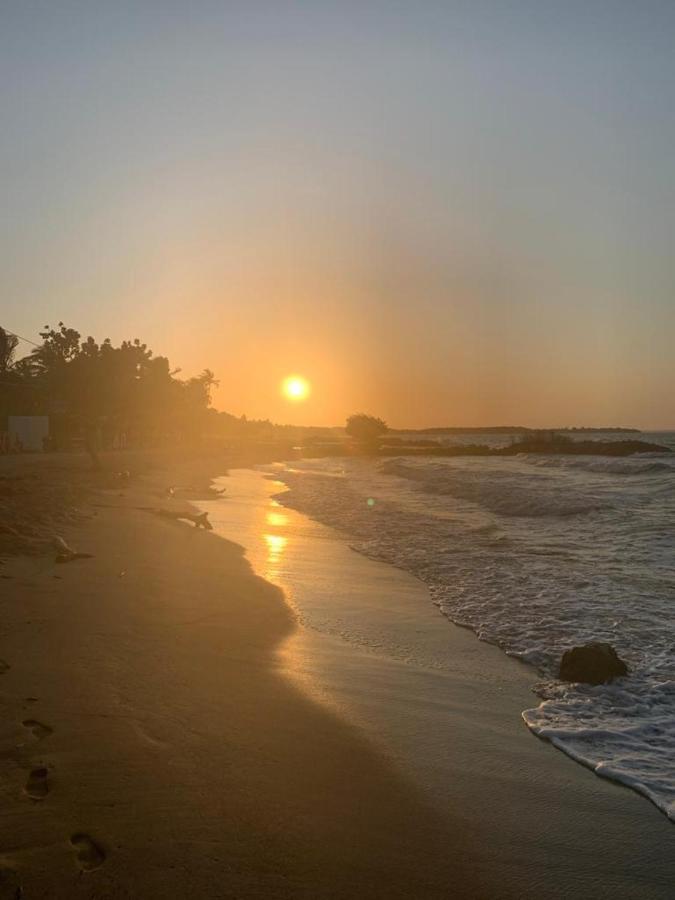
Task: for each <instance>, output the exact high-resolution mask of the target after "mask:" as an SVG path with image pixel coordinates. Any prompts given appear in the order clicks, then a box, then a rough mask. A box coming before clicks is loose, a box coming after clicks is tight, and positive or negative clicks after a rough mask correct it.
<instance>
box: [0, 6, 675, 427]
mask: <svg viewBox="0 0 675 900" xmlns="http://www.w3.org/2000/svg"><path fill="white" fill-rule="evenodd" d="M0 85H1V86H2V87H1V89H0V117H1V118H0V167H1V172H2V184H3V195H2V217H1V220H0V229H1V232H0V297H1V300H0V304H1V305H0V324H2V325H4V326H5V327H6V328H8V329H10V330H14V331H17V332H19V333H21V334H23V335H26V336H27V337H33V338H34V337H35V336H36V334H37V332H38V330H39V329H40V328H41V326H42V325H44V324H45V323H47V322H49V323H51V324H54V323H55V322H56V321H57V320H59V319H63V320H64V321H65V322H66V323H67V324H72V325H73V326H75V327H77V328H78V329H79V330H80V331H82V332H83V334H85V335H86V334H90V333H91V334H94V335H95V336H96V337H99V338H103V337H106V336H110V337H111V338H112V339H113V340H115V341H117V340H120V339H122V338H124V337H135V336H138V337H141V338H142V339H143V340H145V341H147V342H148V343H149V344H150V346H151V347H153V349H155V351H156V352H158V353H162V354H164V355H168V356H169V358H170V360H171V362H172V364H173V365H175V366H181V367H182V369H183V372H184V373H185V374H186V375H188V374H195V373H196V372H197V371H199V370H200V369H202V368H204V367H205V366H208V367H210V368H212V369H214V370H215V372H216V374H217V375H218V376H219V378H220V379H221V389H220V391H219V393H218V395H217V398H216V402H217V405H218V406H219V408H221V409H227V410H228V411H231V412H234V413H236V414H240V413H242V412H246V413H247V414H248V415H249V416H256V417H257V416H262V417H267V416H269V417H271V418H272V419H274V420H276V421H292V422H300V423H308V424H309V423H312V424H335V423H339V422H340V421H341V420H342V419H344V417H345V416H346V415H347V414H349V413H351V412H356V411H366V412H372V413H376V414H378V415H381V416H383V417H384V418H386V419H387V420H388V421H389V422H390V424H392V425H397V426H422V425H431V424H471V425H476V424H478V425H480V424H488V423H523V424H531V425H547V424H551V425H554V424H565V423H569V424H606V423H610V424H635V425H638V426H644V427H664V426H671V427H675V390H674V388H675V349H674V346H673V344H674V341H673V339H674V337H675V245H674V241H675V238H674V236H675V3H673V2H672V0H666V2H658V0H641V2H634V0H631V2H622V0H613V2H593V0H583V2H574V0H564V2H561V0H554V2H547V0H522V2H515V0H514V2H509V0H493V2H481V0H466V2H451V0H442V2H432V0H426V2H424V0H422V2H416V3H413V2H410V0H406V2H396V0H388V2H354V3H350V2H346V0H339V2H334V3H332V2H321V0H313V2H295V3H287V2H283V0H273V2H270V3H262V2H255V0H249V2H245V3H244V2H242V3H235V2H226V0H220V2H208V0H191V2H189V3H188V2H186V0H180V2H169V0H165V2H160V0H146V2H142V0H136V2H129V3H125V2H122V0H115V2H111V0H106V2H96V0H86V2H80V3H75V2H59V0H46V2H31V0H0ZM296 372H297V373H299V374H302V375H304V376H305V377H306V378H308V379H309V380H310V381H311V382H312V385H313V394H312V397H311V399H310V400H308V401H307V402H306V403H304V404H302V405H297V406H291V405H289V404H288V402H287V401H285V400H283V399H282V398H281V397H280V395H279V391H278V385H279V382H280V381H281V379H282V378H283V377H284V376H285V375H288V374H290V373H296Z"/></svg>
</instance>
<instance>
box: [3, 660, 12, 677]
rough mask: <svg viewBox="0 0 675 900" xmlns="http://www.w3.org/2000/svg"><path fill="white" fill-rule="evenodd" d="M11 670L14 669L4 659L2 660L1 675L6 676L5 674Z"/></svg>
mask: <svg viewBox="0 0 675 900" xmlns="http://www.w3.org/2000/svg"><path fill="white" fill-rule="evenodd" d="M11 668H12V667H11V666H10V664H9V663H8V662H5V661H4V659H0V675H4V674H5V672H7V670H8V669H11Z"/></svg>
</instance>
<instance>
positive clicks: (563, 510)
mask: <svg viewBox="0 0 675 900" xmlns="http://www.w3.org/2000/svg"><path fill="white" fill-rule="evenodd" d="M380 472H382V474H384V475H393V476H396V477H397V478H405V479H407V480H409V481H414V482H416V483H417V484H418V486H419V489H420V490H423V491H426V492H427V493H429V494H437V495H443V494H447V495H450V496H452V497H456V498H457V499H459V500H467V501H469V502H471V503H476V504H478V505H480V506H483V507H485V508H486V509H489V510H491V511H492V512H495V513H499V514H500V515H503V516H520V517H523V516H524V517H528V516H529V517H536V516H578V515H583V514H585V513H591V512H595V511H597V510H600V509H604V508H606V506H607V505H608V504H607V503H606V502H605V503H603V502H600V501H598V500H597V499H590V500H589V499H588V498H585V497H584V496H582V495H580V494H578V493H571V492H570V491H569V490H561V489H558V488H556V487H551V486H549V485H547V484H544V483H535V482H534V481H533V479H534V478H536V475H522V474H518V473H513V472H511V471H498V470H493V471H487V472H486V471H479V472H473V471H470V470H467V469H465V468H454V467H452V466H450V465H447V464H443V463H440V464H427V465H424V466H415V465H411V464H407V463H405V462H404V461H403V460H402V459H398V458H397V459H393V460H388V461H387V462H385V463H383V464H382V465H381V466H380ZM542 481H543V480H542Z"/></svg>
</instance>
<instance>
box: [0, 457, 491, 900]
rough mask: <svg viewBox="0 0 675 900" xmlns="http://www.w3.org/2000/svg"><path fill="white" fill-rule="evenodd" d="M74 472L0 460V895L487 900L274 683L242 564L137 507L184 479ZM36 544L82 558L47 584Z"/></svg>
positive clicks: (334, 736)
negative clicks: (24, 538)
mask: <svg viewBox="0 0 675 900" xmlns="http://www.w3.org/2000/svg"><path fill="white" fill-rule="evenodd" d="M126 459H128V457H127V458H126ZM83 467H86V461H85V460H81V459H79V458H78V459H67V458H65V457H64V458H37V457H36V458H34V459H25V458H24V459H20V458H18V459H17V458H13V459H12V458H3V459H1V460H0V474H1V475H2V476H4V477H5V478H6V479H8V478H13V479H14V480H13V481H12V482H11V483H12V484H14V485H17V484H19V482H18V481H16V479H17V478H20V479H22V481H21V484H22V485H23V487H22V489H21V491H17V490H15V491H14V493H13V497H12V502H6V505H5V513H4V515H5V524H6V525H10V526H12V527H13V522H12V516H14V518H15V522H18V524H19V525H20V526H21V527H23V528H25V523H26V522H27V521H31V514H32V512H37V511H39V513H40V526H39V528H37V529H36V532H37V533H36V534H34V535H32V538H33V539H34V542H35V543H34V544H32V547H31V549H33V551H34V555H33V556H31V557H27V556H21V557H17V558H14V559H9V560H6V561H5V563H4V564H3V565H2V566H1V567H0V572H1V573H2V576H3V578H2V581H0V590H1V591H2V596H1V603H0V657H1V658H2V660H3V661H4V662H3V664H2V665H1V666H0V668H2V669H3V670H4V671H3V674H2V675H1V676H0V691H1V694H0V702H1V704H2V718H1V726H0V729H1V730H0V790H1V791H2V797H1V806H0V809H1V810H2V812H1V813H0V898H4V897H18V896H23V897H25V898H29V900H30V898H38V897H49V898H64V900H65V898H80V897H92V898H93V897H96V898H113V897H131V898H142V900H146V898H155V897H157V898H160V897H161V898H183V897H185V898H187V897H199V898H229V897H232V898H234V897H240V898H246V897H268V898H276V897H279V898H284V897H308V898H309V897H312V898H323V897H335V898H346V897H353V898H358V897H378V898H396V897H413V898H424V897H429V898H432V897H464V896H466V897H475V898H480V897H498V896H506V894H505V893H503V892H501V891H500V889H499V888H498V886H497V885H496V884H495V883H494V882H493V883H490V882H488V881H487V880H486V878H487V876H486V874H485V869H484V867H483V866H482V856H483V854H482V852H481V848H480V847H476V846H474V845H469V843H468V841H467V839H466V835H465V834H464V831H463V828H462V817H461V815H460V814H459V811H458V813H457V816H456V817H454V815H451V816H447V817H444V816H441V815H440V814H439V813H438V812H437V811H435V810H434V809H433V808H432V807H430V806H429V804H428V803H427V802H426V800H425V799H424V797H423V795H422V793H421V792H420V791H419V790H418V789H417V788H416V787H415V786H414V785H413V783H412V782H411V781H409V780H407V779H406V778H404V777H403V776H402V775H401V773H400V772H398V771H397V770H396V769H395V767H394V766H393V765H392V764H391V763H390V762H389V761H388V760H387V759H386V758H385V757H384V755H383V754H381V753H379V752H378V750H377V749H376V748H375V746H374V745H373V744H371V743H370V742H369V741H368V740H367V739H366V738H365V737H364V736H363V735H362V734H361V733H360V732H359V731H358V730H357V729H355V728H353V727H351V726H349V725H347V724H345V723H344V722H342V721H341V720H340V719H339V717H338V716H337V715H335V714H333V713H331V712H330V711H328V710H326V709H325V708H323V707H321V706H320V705H318V704H316V703H314V702H312V701H311V700H310V699H309V698H307V697H306V696H305V695H304V694H303V693H302V691H301V690H300V689H298V688H296V687H294V686H293V685H292V684H291V683H290V682H289V681H288V679H285V678H283V677H281V676H280V674H279V672H278V667H279V661H278V658H277V655H276V653H275V651H276V648H277V646H278V645H279V642H280V641H282V640H283V639H284V638H285V637H287V636H288V635H289V634H290V633H291V631H292V629H293V628H294V623H293V619H292V616H291V613H290V611H289V608H288V606H287V605H286V604H285V602H284V600H283V596H282V594H281V592H280V591H279V590H278V589H277V588H275V587H273V586H271V585H270V584H268V583H267V582H265V581H263V580H262V579H260V578H258V577H256V576H255V575H254V574H253V572H252V570H251V568H250V566H249V564H248V562H247V561H246V559H245V558H244V556H243V551H242V549H241V548H240V547H238V546H236V545H234V544H231V543H227V542H225V541H223V540H222V539H221V538H219V537H216V536H214V535H213V534H210V533H205V532H203V531H199V530H197V529H194V528H192V527H191V526H189V525H187V524H183V523H179V522H175V521H170V520H166V519H161V518H159V517H156V516H154V515H152V514H151V513H149V512H147V511H143V510H141V509H138V507H143V506H167V505H172V508H174V509H179V508H181V504H185V500H184V499H175V500H167V499H166V498H165V497H164V496H163V494H164V487H165V486H166V485H167V484H170V483H174V484H180V483H183V484H195V481H194V477H195V474H194V472H191V473H189V472H187V471H186V470H185V468H183V470H179V469H177V468H176V467H175V466H174V467H173V468H171V467H169V468H165V469H164V470H160V471H157V472H155V473H154V474H145V475H144V476H143V477H141V478H138V479H133V480H132V482H131V483H130V484H129V485H126V484H118V483H117V482H116V481H115V480H114V479H113V480H112V481H104V482H100V481H99V482H98V484H99V485H100V484H101V483H103V484H104V487H103V488H101V487H100V486H99V487H96V485H95V484H92V482H91V479H90V477H89V476H88V475H84V474H82V472H83V471H84V469H83ZM120 467H121V466H120ZM208 468H210V470H211V472H214V473H215V471H217V469H214V465H213V463H210V464H207V469H208ZM201 477H202V484H204V483H205V480H206V472H204V473H202V476H201ZM4 484H5V486H7V485H8V484H9V482H8V481H5V482H4ZM41 486H42V490H41ZM94 488H95V490H94ZM92 491H93V493H92ZM186 496H187V493H186ZM19 497H20V498H21V499H20V508H19ZM60 497H66V498H68V500H67V503H66V505H70V506H72V507H74V512H65V513H64V510H63V509H61V508H59V506H58V504H59V502H60V501H59V498H60ZM5 500H6V501H7V494H6V492H5ZM64 502H66V501H64ZM8 519H9V521H8ZM64 525H65V530H64V527H63V526H64ZM57 527H58V532H57V533H61V534H62V535H63V536H64V537H65V538H66V540H67V541H68V542H69V543H70V544H71V545H72V546H74V547H75V548H76V549H78V550H81V551H84V552H87V553H91V554H93V558H91V559H82V560H76V561H74V562H71V563H68V564H66V565H55V564H54V562H53V553H52V552H47V550H46V548H47V546H48V538H49V536H50V534H49V532H50V530H51V529H53V528H57ZM19 885H20V886H21V888H22V890H23V894H20V893H18V892H17V891H18V886H19Z"/></svg>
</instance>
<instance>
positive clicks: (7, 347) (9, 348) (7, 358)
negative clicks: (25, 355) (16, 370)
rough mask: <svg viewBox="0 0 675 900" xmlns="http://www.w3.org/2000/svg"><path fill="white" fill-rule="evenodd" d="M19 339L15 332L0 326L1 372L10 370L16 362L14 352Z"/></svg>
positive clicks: (4, 372)
mask: <svg viewBox="0 0 675 900" xmlns="http://www.w3.org/2000/svg"><path fill="white" fill-rule="evenodd" d="M18 343H19V339H18V337H17V336H16V335H15V334H12V333H11V332H9V331H5V329H4V328H0V373H2V374H3V375H4V374H6V373H7V372H9V370H10V369H11V368H12V366H13V364H14V353H15V351H16V348H17V346H18Z"/></svg>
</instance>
